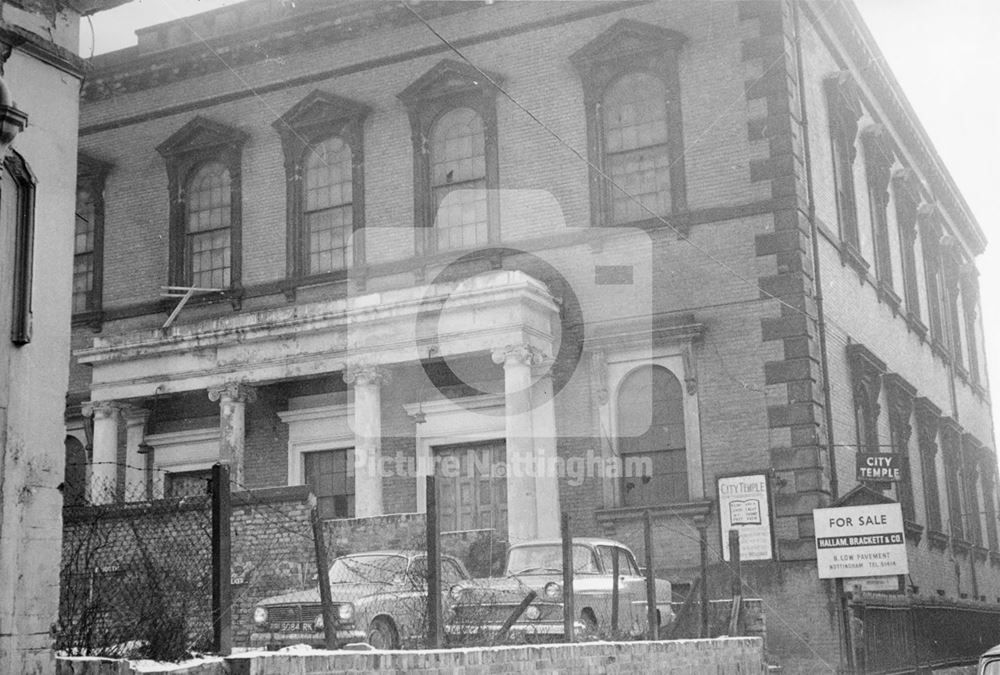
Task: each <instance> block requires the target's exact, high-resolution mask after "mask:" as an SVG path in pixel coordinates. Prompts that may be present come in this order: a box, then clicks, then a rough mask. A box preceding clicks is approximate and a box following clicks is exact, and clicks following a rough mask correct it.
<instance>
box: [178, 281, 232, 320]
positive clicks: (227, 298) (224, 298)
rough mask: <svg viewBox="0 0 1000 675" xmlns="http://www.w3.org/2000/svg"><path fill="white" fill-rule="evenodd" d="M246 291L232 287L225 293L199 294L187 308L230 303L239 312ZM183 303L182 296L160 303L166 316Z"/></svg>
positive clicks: (210, 292)
mask: <svg viewBox="0 0 1000 675" xmlns="http://www.w3.org/2000/svg"><path fill="white" fill-rule="evenodd" d="M245 294H246V293H245V291H244V289H243V287H242V286H232V287H230V288H227V289H226V290H224V291H209V292H207V293H198V294H195V295H192V296H191V297H190V299H188V301H187V302H186V303H184V306H185V307H200V306H203V305H218V304H221V303H225V302H228V303H229V304H231V305H232V306H233V311H239V310H240V307H242V306H243V298H244V296H245ZM180 301H181V297H180V296H176V297H170V298H164V299H163V300H161V301H160V308H161V311H162V312H163V313H164V314H170V313H172V312H173V311H174V309H176V308H177V304H178V303H179V302H180Z"/></svg>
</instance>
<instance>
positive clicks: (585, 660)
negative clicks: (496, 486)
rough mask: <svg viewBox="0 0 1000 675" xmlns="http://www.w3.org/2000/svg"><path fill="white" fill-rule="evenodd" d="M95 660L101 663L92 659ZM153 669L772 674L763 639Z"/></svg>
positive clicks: (326, 674)
mask: <svg viewBox="0 0 1000 675" xmlns="http://www.w3.org/2000/svg"><path fill="white" fill-rule="evenodd" d="M94 661H96V660H94ZM94 661H92V662H90V663H89V664H86V665H85V664H84V661H82V660H80V659H77V660H73V661H70V660H67V659H59V662H58V668H57V670H56V673H57V675H83V674H86V675H133V673H138V672H139V671H137V670H136V669H134V668H132V667H129V666H127V665H124V664H125V662H117V663H116V662H111V661H103V662H101V663H95V662H94ZM181 668H182V669H181V670H170V669H167V668H166V667H165V668H164V669H163V670H147V669H144V670H143V671H142V672H143V674H144V675H167V674H168V673H170V674H171V675H179V674H183V675H189V674H190V675H310V674H314V673H323V675H335V674H337V673H345V674H346V673H355V672H362V673H364V672H378V673H385V674H386V675H403V674H404V673H413V672H419V673H425V674H428V675H429V674H430V673H462V674H463V675H480V674H483V675H488V674H489V675H492V674H495V673H513V672H532V673H556V672H561V673H609V674H610V673H630V674H631V673H637V672H642V673H656V674H657V675H682V674H683V675H688V674H690V673H713V675H757V674H761V675H763V674H764V673H766V672H767V666H766V665H765V663H764V645H763V642H762V641H761V640H760V638H716V639H714V640H675V641H671V642H593V643H587V644H570V645H566V644H554V645H532V646H519V647H486V648H478V649H439V650H428V651H400V652H348V651H342V652H315V653H311V654H282V653H268V654H260V653H253V654H240V655H236V656H231V657H229V658H226V659H225V661H224V663H220V662H213V663H206V664H202V665H200V666H197V667H196V669H188V668H183V666H182V667H181Z"/></svg>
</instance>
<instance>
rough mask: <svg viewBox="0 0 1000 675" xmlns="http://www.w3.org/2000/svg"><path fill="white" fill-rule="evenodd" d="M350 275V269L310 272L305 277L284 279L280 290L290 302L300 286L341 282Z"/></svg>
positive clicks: (306, 286)
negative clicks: (321, 272)
mask: <svg viewBox="0 0 1000 675" xmlns="http://www.w3.org/2000/svg"><path fill="white" fill-rule="evenodd" d="M351 275H352V272H351V271H350V270H338V271H336V272H326V273H324V274H312V275H309V276H307V277H298V278H294V279H285V280H284V281H282V282H281V291H282V292H283V293H284V294H285V298H286V299H287V300H288V301H289V302H292V301H294V300H295V297H296V293H297V291H298V290H299V289H300V288H313V287H316V286H326V285H332V284H339V283H343V282H345V281H347V279H348V278H349V277H350V276H351Z"/></svg>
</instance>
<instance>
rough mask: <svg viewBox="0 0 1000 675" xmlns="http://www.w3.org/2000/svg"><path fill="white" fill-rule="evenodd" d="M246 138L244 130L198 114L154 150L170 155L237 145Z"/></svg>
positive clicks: (165, 155)
mask: <svg viewBox="0 0 1000 675" xmlns="http://www.w3.org/2000/svg"><path fill="white" fill-rule="evenodd" d="M247 138H249V135H248V134H247V133H246V132H245V131H240V130H239V129H234V128H232V127H228V126H226V125H224V124H220V123H219V122H215V121H212V120H210V119H207V118H204V117H201V116H199V117H195V118H194V119H193V120H191V121H190V122H188V123H187V124H185V125H184V126H183V127H181V128H180V129H178V130H177V131H176V132H174V134H173V135H171V136H170V138H168V139H167V140H165V141H163V143H160V144H159V145H158V146H156V151H157V152H159V153H160V154H161V155H163V156H164V157H170V156H176V155H183V154H186V153H189V152H199V151H204V150H208V149H212V148H223V147H238V146H240V145H242V144H243V143H244V142H246V140H247Z"/></svg>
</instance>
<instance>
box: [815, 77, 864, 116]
mask: <svg viewBox="0 0 1000 675" xmlns="http://www.w3.org/2000/svg"><path fill="white" fill-rule="evenodd" d="M823 86H824V88H825V89H826V93H827V96H829V97H830V101H831V102H832V103H833V104H835V106H836V108H835V109H836V110H837V112H838V113H839V114H841V115H843V116H844V117H847V118H848V119H850V120H852V121H853V122H854V123H857V121H858V120H860V119H861V116H862V115H863V114H864V107H863V106H862V104H861V92H860V91H858V83H857V82H856V81H855V80H854V76H853V75H851V73H849V72H848V71H846V70H841V71H838V72H836V73H833V74H831V75H828V76H827V77H826V78H824V80H823Z"/></svg>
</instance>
